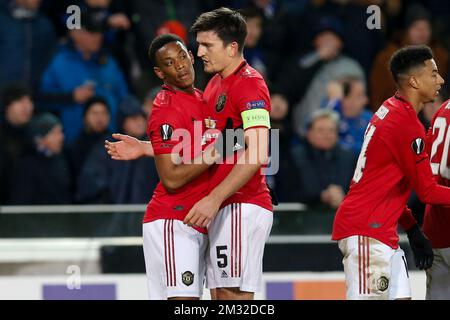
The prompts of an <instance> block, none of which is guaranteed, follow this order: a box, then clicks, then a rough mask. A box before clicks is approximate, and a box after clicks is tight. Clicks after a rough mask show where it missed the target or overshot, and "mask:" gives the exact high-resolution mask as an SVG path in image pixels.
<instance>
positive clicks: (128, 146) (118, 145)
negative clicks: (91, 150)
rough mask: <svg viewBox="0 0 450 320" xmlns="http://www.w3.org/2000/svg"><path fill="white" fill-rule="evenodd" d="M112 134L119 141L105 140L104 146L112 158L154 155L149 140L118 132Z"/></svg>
mask: <svg viewBox="0 0 450 320" xmlns="http://www.w3.org/2000/svg"><path fill="white" fill-rule="evenodd" d="M112 136H113V138H114V139H116V140H119V141H116V142H110V141H108V140H105V148H106V150H107V152H108V154H109V155H110V156H111V158H112V159H114V160H135V159H138V158H140V157H144V156H145V157H154V155H155V154H154V151H153V147H152V143H151V142H150V141H141V140H138V139H136V138H134V137H131V136H128V135H125V134H120V133H114V134H113V135H112Z"/></svg>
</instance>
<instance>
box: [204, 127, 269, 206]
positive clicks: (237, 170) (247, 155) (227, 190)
mask: <svg viewBox="0 0 450 320" xmlns="http://www.w3.org/2000/svg"><path fill="white" fill-rule="evenodd" d="M245 143H246V145H247V146H248V147H247V149H246V150H245V151H244V152H243V153H242V154H241V155H240V156H239V158H238V160H237V162H236V164H235V165H234V167H233V169H232V170H231V171H230V173H229V174H228V175H227V177H226V178H225V179H224V180H223V181H222V182H221V183H220V184H219V185H218V186H217V187H215V188H214V189H213V191H212V192H211V193H210V195H211V196H213V197H215V198H217V199H218V200H220V201H221V202H223V201H225V200H226V199H227V198H228V197H230V196H231V195H232V194H234V193H235V192H236V191H238V190H239V189H240V188H242V186H244V185H245V184H246V183H247V182H248V181H249V180H250V179H251V178H252V177H253V176H254V175H255V173H256V172H257V171H258V170H260V169H261V166H262V165H263V164H267V163H268V130H267V129H258V128H253V129H249V130H247V131H246V132H245Z"/></svg>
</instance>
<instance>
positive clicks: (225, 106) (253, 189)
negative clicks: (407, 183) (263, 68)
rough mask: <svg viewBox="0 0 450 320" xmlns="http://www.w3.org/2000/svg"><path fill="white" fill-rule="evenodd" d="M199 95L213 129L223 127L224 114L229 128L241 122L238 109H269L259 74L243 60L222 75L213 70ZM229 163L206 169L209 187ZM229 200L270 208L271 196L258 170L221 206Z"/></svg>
mask: <svg viewBox="0 0 450 320" xmlns="http://www.w3.org/2000/svg"><path fill="white" fill-rule="evenodd" d="M203 96H204V98H205V100H206V101H207V105H208V107H207V112H206V118H207V119H206V121H209V122H210V123H211V122H212V123H214V125H215V127H216V129H218V130H220V131H222V130H223V129H224V128H225V125H226V121H227V119H228V118H231V119H232V120H233V128H237V127H239V126H241V125H242V124H243V121H242V115H241V113H242V112H244V111H247V110H251V109H265V110H267V111H269V112H270V95H269V90H268V89H267V85H266V83H265V81H264V79H263V77H262V76H261V75H260V74H259V73H258V72H257V71H256V70H255V69H253V68H252V67H250V66H249V65H248V64H247V62H246V61H243V62H242V64H240V65H239V67H238V68H237V69H236V70H235V71H234V72H233V73H232V74H231V75H229V76H228V77H226V78H224V79H222V77H221V76H220V75H219V74H216V75H215V76H214V77H213V78H212V79H211V80H210V81H209V83H208V85H207V87H206V89H205V92H204V94H203ZM224 162H225V161H224ZM233 166H234V164H232V163H223V164H219V165H215V166H213V167H212V168H211V169H210V179H211V180H210V188H209V189H210V191H211V190H212V189H214V188H215V187H216V186H217V185H219V184H220V183H221V182H222V181H223V180H224V179H225V177H226V176H227V175H228V174H229V173H230V171H231V170H232V169H233ZM230 203H252V204H256V205H258V206H261V207H263V208H266V209H267V210H270V211H272V200H271V198H270V194H269V190H268V188H267V185H266V180H265V177H264V176H263V175H262V174H261V170H258V171H257V172H256V173H255V175H254V176H253V177H252V178H250V180H249V181H248V182H247V183H246V184H245V185H244V186H243V187H242V188H241V189H239V190H238V191H237V192H236V193H235V194H233V195H232V196H230V197H229V198H228V199H227V200H225V202H223V203H222V205H221V208H223V207H225V206H226V205H228V204H230Z"/></svg>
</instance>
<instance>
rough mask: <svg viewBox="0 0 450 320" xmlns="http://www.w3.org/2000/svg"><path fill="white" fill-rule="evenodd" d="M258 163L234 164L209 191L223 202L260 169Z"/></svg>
mask: <svg viewBox="0 0 450 320" xmlns="http://www.w3.org/2000/svg"><path fill="white" fill-rule="evenodd" d="M260 168H261V165H260V164H236V165H235V166H234V167H233V169H232V170H231V171H230V173H229V174H228V175H227V177H226V178H225V179H224V180H223V181H222V182H221V183H220V184H219V185H218V186H216V187H215V188H214V189H213V190H212V191H211V193H210V195H211V196H213V197H215V198H216V199H218V201H220V202H223V201H225V200H226V199H227V198H228V197H230V196H231V195H233V194H234V193H236V191H238V190H239V189H240V188H242V187H243V186H244V185H245V184H246V183H247V182H248V181H249V180H250V179H251V178H252V177H253V176H254V175H255V173H256V172H257V171H258V170H260Z"/></svg>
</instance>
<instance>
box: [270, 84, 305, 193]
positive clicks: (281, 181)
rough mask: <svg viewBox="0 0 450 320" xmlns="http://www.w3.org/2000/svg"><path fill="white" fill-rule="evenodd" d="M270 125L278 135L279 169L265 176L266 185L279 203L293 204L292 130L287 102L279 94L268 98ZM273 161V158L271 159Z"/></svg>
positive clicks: (272, 147) (273, 93) (273, 94)
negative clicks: (274, 193) (273, 191)
mask: <svg viewBox="0 0 450 320" xmlns="http://www.w3.org/2000/svg"><path fill="white" fill-rule="evenodd" d="M270 106H271V110H270V124H271V131H272V133H274V130H277V131H276V132H277V133H278V135H279V141H278V145H277V147H278V161H279V163H278V164H279V167H278V172H277V173H276V175H269V176H266V181H267V184H268V185H269V186H270V187H271V188H272V189H274V190H275V191H276V194H277V198H278V200H279V201H280V202H295V201H298V199H296V198H295V196H296V194H295V192H294V184H293V183H294V181H296V180H297V179H295V172H293V170H292V163H293V160H292V157H291V154H290V148H291V140H292V136H293V135H292V130H291V126H290V123H289V121H288V120H287V114H288V112H289V103H288V101H287V100H286V99H285V98H284V97H283V96H282V95H279V94H276V93H275V92H272V95H271V97H270ZM274 143H275V142H274V141H271V147H270V148H271V152H272V154H273V152H274V148H275V146H274ZM272 159H273V157H272Z"/></svg>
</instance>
